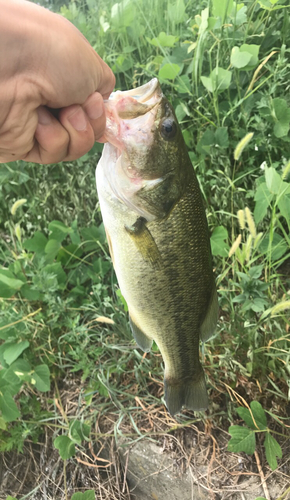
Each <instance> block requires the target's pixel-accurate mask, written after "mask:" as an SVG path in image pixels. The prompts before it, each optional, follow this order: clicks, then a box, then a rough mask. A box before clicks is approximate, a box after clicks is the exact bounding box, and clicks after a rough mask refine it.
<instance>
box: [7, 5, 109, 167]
mask: <svg viewBox="0 0 290 500" xmlns="http://www.w3.org/2000/svg"><path fill="white" fill-rule="evenodd" d="M0 11H1V17H0V163H3V162H9V161H14V160H19V159H22V160H25V161H31V162H36V163H43V164H45V163H56V162H60V161H67V160H74V159H76V158H79V157H80V156H82V155H84V154H85V153H87V152H88V151H89V150H90V149H91V148H92V147H93V145H94V142H95V140H98V139H100V138H101V136H102V135H103V132H104V129H105V122H106V118H105V111H104V104H103V99H106V98H108V96H109V95H110V93H111V92H112V90H113V88H114V86H115V77H114V75H113V73H112V71H111V70H110V68H109V67H108V66H107V65H106V64H105V63H104V61H103V60H102V59H101V58H100V57H99V56H98V54H97V53H96V52H95V51H94V49H93V48H92V47H91V46H90V44H89V43H88V41H87V40H86V39H85V37H84V36H83V35H82V34H81V33H80V32H79V31H78V30H77V29H76V28H75V27H74V26H73V25H72V24H71V23H70V22H69V21H67V20H66V19H65V18H63V17H62V16H60V15H58V14H54V13H52V12H50V11H49V10H47V9H45V8H43V7H39V6H38V5H35V4H33V3H31V2H28V1H24V0H9V1H8V2H7V0H0ZM49 108H50V109H49ZM51 109H53V110H55V111H54V112H53V113H52V112H51Z"/></svg>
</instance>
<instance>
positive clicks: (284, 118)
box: [272, 97, 290, 123]
mask: <svg viewBox="0 0 290 500" xmlns="http://www.w3.org/2000/svg"><path fill="white" fill-rule="evenodd" d="M272 103H273V108H274V111H275V116H276V118H277V120H278V121H279V122H281V123H289V122H290V109H289V108H288V106H287V101H285V99H281V98H280V97H276V98H275V99H273V101H272Z"/></svg>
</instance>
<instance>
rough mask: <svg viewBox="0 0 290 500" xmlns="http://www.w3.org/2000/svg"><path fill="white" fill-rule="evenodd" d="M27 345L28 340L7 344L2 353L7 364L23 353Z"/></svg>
mask: <svg viewBox="0 0 290 500" xmlns="http://www.w3.org/2000/svg"><path fill="white" fill-rule="evenodd" d="M27 347H29V342H28V340H22V341H20V342H17V343H15V344H14V343H13V344H11V343H9V345H7V348H6V349H5V351H4V353H3V357H4V359H5V361H6V363H7V364H8V365H11V363H13V361H15V360H16V359H17V358H19V356H20V355H21V354H22V353H23V351H24V350H25V349H27Z"/></svg>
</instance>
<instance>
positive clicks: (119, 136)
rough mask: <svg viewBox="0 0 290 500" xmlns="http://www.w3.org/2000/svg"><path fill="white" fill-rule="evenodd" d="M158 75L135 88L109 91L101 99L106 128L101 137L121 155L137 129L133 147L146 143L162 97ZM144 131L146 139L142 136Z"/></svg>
mask: <svg viewBox="0 0 290 500" xmlns="http://www.w3.org/2000/svg"><path fill="white" fill-rule="evenodd" d="M163 97H164V96H163V94H162V90H161V87H160V84H159V81H158V80H157V78H153V79H152V80H150V82H148V83H145V85H141V86H140V87H137V88H136V89H131V90H125V91H120V90H117V91H116V92H112V94H111V95H110V97H109V99H108V100H107V101H104V104H105V110H106V130H105V134H104V139H105V140H106V141H107V142H109V143H111V144H112V145H113V146H115V147H116V148H117V149H118V151H119V154H121V152H122V151H124V149H126V145H127V144H128V142H130V138H131V137H132V135H133V134H134V136H135V137H136V134H135V131H136V130H137V131H138V136H139V137H138V139H139V140H137V143H135V144H136V146H138V144H139V145H141V144H143V143H145V142H146V140H147V142H148V140H149V136H148V130H150V123H151V122H152V123H153V122H154V118H155V115H156V111H157V107H158V105H159V104H160V102H161V100H162V98H163ZM145 131H146V134H147V138H146V137H145Z"/></svg>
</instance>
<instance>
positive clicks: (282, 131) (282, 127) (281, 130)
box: [274, 122, 289, 138]
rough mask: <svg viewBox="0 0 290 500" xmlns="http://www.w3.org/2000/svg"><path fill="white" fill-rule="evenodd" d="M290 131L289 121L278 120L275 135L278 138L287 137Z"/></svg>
mask: <svg viewBox="0 0 290 500" xmlns="http://www.w3.org/2000/svg"><path fill="white" fill-rule="evenodd" d="M288 131H289V122H284V123H282V122H276V123H275V125H274V135H275V136H276V137H278V138H280V137H285V135H287V134H288Z"/></svg>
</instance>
